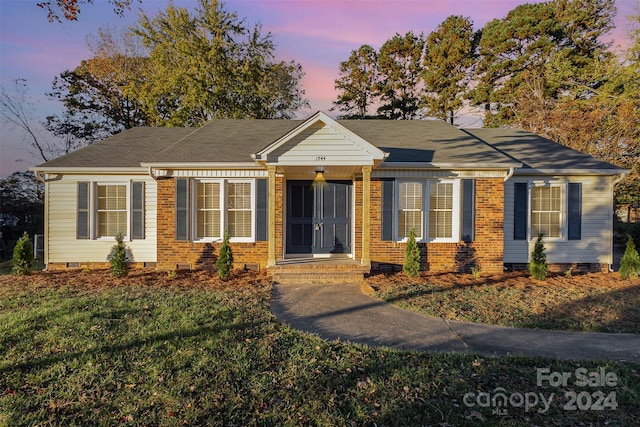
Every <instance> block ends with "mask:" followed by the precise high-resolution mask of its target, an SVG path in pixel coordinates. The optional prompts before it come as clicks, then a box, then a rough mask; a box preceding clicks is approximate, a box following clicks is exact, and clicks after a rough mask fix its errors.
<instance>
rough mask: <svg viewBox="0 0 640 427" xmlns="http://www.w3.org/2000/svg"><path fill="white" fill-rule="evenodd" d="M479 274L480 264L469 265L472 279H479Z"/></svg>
mask: <svg viewBox="0 0 640 427" xmlns="http://www.w3.org/2000/svg"><path fill="white" fill-rule="evenodd" d="M481 274H482V273H481V271H480V266H479V265H473V266H471V275H472V276H473V278H474V279H479V278H480V276H481Z"/></svg>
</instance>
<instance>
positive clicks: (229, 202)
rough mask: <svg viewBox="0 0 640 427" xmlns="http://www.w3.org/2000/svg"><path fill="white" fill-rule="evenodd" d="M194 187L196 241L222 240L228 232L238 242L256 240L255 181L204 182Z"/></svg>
mask: <svg viewBox="0 0 640 427" xmlns="http://www.w3.org/2000/svg"><path fill="white" fill-rule="evenodd" d="M194 187H195V189H194V190H193V191H194V205H195V209H194V212H195V213H194V215H195V218H194V219H195V230H194V231H193V232H194V233H195V235H194V236H193V237H194V240H219V239H221V238H222V236H223V234H224V232H225V230H226V231H227V232H228V233H229V237H230V238H231V239H235V240H236V241H251V240H253V238H254V236H253V230H254V228H255V226H254V214H253V211H254V198H255V197H254V184H253V182H252V181H237V180H215V181H205V180H202V181H196V182H195V186H194Z"/></svg>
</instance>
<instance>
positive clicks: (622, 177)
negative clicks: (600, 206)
mask: <svg viewBox="0 0 640 427" xmlns="http://www.w3.org/2000/svg"><path fill="white" fill-rule="evenodd" d="M628 173H629V171H624V172H622V173H620V174H619V175H618V177H617V178H615V179H614V180H613V182H612V183H611V210H610V212H611V224H610V228H609V229H610V230H611V241H610V242H609V243H610V246H609V247H610V248H611V259H610V261H611V263H610V264H609V272H610V273H611V272H613V246H614V245H613V215H615V214H616V210H615V209H616V200H615V197H614V195H613V189H614V187H615V186H616V184H617V183H619V182H620V181H622V180H623V179H624V177H625V176H627V174H628Z"/></svg>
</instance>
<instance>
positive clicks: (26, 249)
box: [11, 231, 33, 275]
mask: <svg viewBox="0 0 640 427" xmlns="http://www.w3.org/2000/svg"><path fill="white" fill-rule="evenodd" d="M11 265H12V266H13V268H12V269H11V271H12V273H13V274H17V275H25V274H29V273H31V269H32V268H33V246H31V241H30V240H29V235H28V234H27V232H26V231H25V232H24V234H23V235H22V237H20V239H18V243H16V246H15V247H14V248H13V258H11Z"/></svg>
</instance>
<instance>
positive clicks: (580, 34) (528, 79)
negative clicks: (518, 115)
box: [473, 0, 615, 126]
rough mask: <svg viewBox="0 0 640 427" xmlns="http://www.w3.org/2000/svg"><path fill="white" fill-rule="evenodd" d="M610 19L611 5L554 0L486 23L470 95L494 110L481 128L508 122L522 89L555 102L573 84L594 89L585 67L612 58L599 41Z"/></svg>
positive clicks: (604, 0) (603, 0)
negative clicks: (475, 85) (474, 84)
mask: <svg viewBox="0 0 640 427" xmlns="http://www.w3.org/2000/svg"><path fill="white" fill-rule="evenodd" d="M614 15H615V4H614V0H553V1H549V2H545V3H537V4H524V5H521V6H518V7H516V8H515V9H513V10H512V11H510V12H509V13H508V14H507V16H506V18H504V19H495V20H493V21H491V22H489V23H488V24H487V25H486V26H485V27H484V28H483V29H482V37H481V39H480V43H479V55H480V59H479V61H478V64H477V71H476V77H477V79H478V84H477V87H476V88H475V90H474V91H473V95H474V101H475V102H477V103H486V104H490V105H492V106H493V107H494V111H495V112H490V113H489V114H488V116H487V118H486V120H485V125H494V126H497V125H500V124H503V123H509V121H510V120H511V119H512V118H513V116H512V115H511V113H512V110H511V109H510V108H509V107H510V106H511V105H512V103H513V102H514V99H515V97H517V96H519V94H520V93H521V92H522V91H523V89H524V90H529V91H531V90H532V89H535V90H536V91H537V93H536V96H538V97H542V98H548V97H552V98H557V97H558V96H561V95H563V94H564V93H565V91H566V90H571V89H572V88H576V86H577V84H578V86H580V87H584V86H589V85H594V84H595V85H597V82H594V81H590V79H591V78H592V77H593V76H592V75H590V73H589V67H590V66H591V65H593V64H594V63H597V62H599V61H602V60H604V59H606V58H607V56H610V53H608V52H607V46H606V45H605V44H603V43H602V42H601V41H600V40H599V37H600V36H601V35H603V34H605V33H607V32H608V31H609V30H610V29H611V28H612V26H613V17H614ZM532 82H533V83H534V84H535V85H534V86H532V85H531V83H532Z"/></svg>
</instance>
